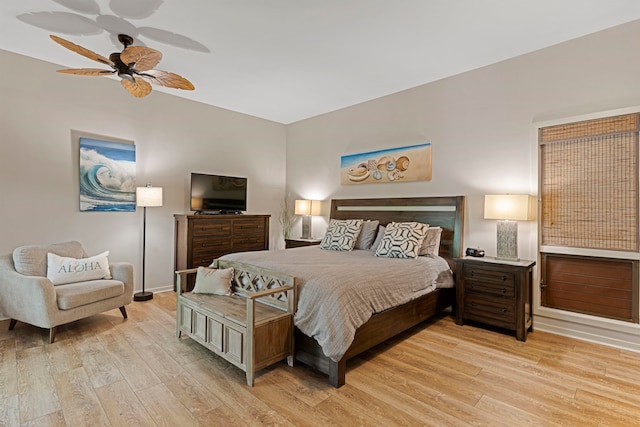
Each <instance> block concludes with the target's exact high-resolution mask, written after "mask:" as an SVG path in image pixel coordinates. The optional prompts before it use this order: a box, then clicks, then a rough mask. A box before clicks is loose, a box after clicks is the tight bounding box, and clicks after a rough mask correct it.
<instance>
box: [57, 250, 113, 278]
mask: <svg viewBox="0 0 640 427" xmlns="http://www.w3.org/2000/svg"><path fill="white" fill-rule="evenodd" d="M108 256H109V251H106V252H103V253H101V254H98V255H96V256H92V257H89V258H80V259H77V258H69V257H62V256H59V255H56V254H52V253H48V254H47V279H49V280H51V283H53V284H54V285H64V284H65V283H75V282H84V281H86V280H98V279H111V272H110V271H109V260H108V258H107V257H108Z"/></svg>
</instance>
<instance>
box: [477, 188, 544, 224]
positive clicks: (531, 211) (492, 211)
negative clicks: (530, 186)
mask: <svg viewBox="0 0 640 427" xmlns="http://www.w3.org/2000/svg"><path fill="white" fill-rule="evenodd" d="M535 206H536V204H535V198H534V197H532V196H529V195H527V194H487V195H485V196H484V219H508V220H513V221H529V220H532V219H533V218H534V217H535Z"/></svg>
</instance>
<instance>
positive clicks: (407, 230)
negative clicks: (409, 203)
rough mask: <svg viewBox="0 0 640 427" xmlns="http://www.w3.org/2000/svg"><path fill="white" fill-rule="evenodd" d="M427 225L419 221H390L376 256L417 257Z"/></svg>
mask: <svg viewBox="0 0 640 427" xmlns="http://www.w3.org/2000/svg"><path fill="white" fill-rule="evenodd" d="M428 229H429V226H428V225H426V224H421V223H419V222H392V223H390V224H388V225H387V229H386V230H385V232H384V236H383V237H382V241H381V242H380V246H378V249H376V254H375V255H376V256H379V257H387V258H417V257H418V254H419V253H420V246H421V245H422V241H423V240H424V237H425V236H426V235H427V230H428Z"/></svg>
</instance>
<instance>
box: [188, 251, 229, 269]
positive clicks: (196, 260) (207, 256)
mask: <svg viewBox="0 0 640 427" xmlns="http://www.w3.org/2000/svg"><path fill="white" fill-rule="evenodd" d="M228 253H231V249H228V250H221V251H209V252H194V253H193V255H192V257H193V258H192V260H191V265H189V267H188V268H196V267H208V266H210V265H211V263H212V262H213V260H214V259H217V258H220V257H221V256H222V255H226V254H228Z"/></svg>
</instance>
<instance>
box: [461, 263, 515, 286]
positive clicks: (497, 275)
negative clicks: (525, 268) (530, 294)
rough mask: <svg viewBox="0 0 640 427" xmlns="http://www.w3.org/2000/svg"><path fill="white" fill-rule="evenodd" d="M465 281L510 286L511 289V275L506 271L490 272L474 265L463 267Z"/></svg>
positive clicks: (512, 279) (512, 281)
mask: <svg viewBox="0 0 640 427" xmlns="http://www.w3.org/2000/svg"><path fill="white" fill-rule="evenodd" d="M464 278H465V280H474V281H482V282H490V283H497V284H505V285H511V286H512V287H513V283H514V278H513V273H511V272H508V271H504V270H503V271H500V270H491V269H488V268H482V267H478V266H476V265H465V266H464Z"/></svg>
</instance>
